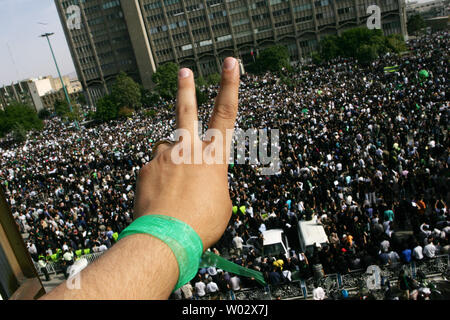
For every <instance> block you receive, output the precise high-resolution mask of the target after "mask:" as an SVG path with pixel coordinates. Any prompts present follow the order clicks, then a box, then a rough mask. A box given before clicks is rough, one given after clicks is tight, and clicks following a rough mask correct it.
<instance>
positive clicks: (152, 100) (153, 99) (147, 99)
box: [141, 87, 160, 108]
mask: <svg viewBox="0 0 450 320" xmlns="http://www.w3.org/2000/svg"><path fill="white" fill-rule="evenodd" d="M159 99H160V97H159V95H158V94H157V93H155V92H151V91H150V90H147V89H145V88H143V87H142V88H141V102H142V105H143V106H144V107H147V108H148V107H153V106H155V105H156V104H157V103H158V102H159Z"/></svg>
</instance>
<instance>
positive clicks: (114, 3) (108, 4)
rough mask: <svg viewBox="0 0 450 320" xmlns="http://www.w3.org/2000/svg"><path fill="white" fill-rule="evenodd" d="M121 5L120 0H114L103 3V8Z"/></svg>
mask: <svg viewBox="0 0 450 320" xmlns="http://www.w3.org/2000/svg"><path fill="white" fill-rule="evenodd" d="M118 6H120V0H113V1H109V2H106V3H104V4H103V9H105V10H106V9H111V8H114V7H118Z"/></svg>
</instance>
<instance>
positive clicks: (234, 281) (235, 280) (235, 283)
mask: <svg viewBox="0 0 450 320" xmlns="http://www.w3.org/2000/svg"><path fill="white" fill-rule="evenodd" d="M230 284H231V289H232V290H233V291H238V290H241V287H240V285H241V279H239V277H238V276H233V277H232V278H231V279H230Z"/></svg>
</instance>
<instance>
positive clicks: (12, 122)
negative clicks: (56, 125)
mask: <svg viewBox="0 0 450 320" xmlns="http://www.w3.org/2000/svg"><path fill="white" fill-rule="evenodd" d="M43 127H44V124H43V123H42V120H41V119H39V118H38V116H37V113H36V111H35V110H34V109H33V108H32V107H31V106H29V105H27V104H23V103H19V102H15V103H12V104H10V105H9V106H7V107H6V108H5V111H0V135H1V136H3V135H5V134H7V133H9V132H11V131H12V130H13V129H14V128H15V129H17V130H19V129H20V130H22V129H23V130H25V132H27V131H30V130H42V128H43Z"/></svg>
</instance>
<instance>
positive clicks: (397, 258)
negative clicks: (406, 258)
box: [388, 250, 400, 263]
mask: <svg viewBox="0 0 450 320" xmlns="http://www.w3.org/2000/svg"><path fill="white" fill-rule="evenodd" d="M388 255H389V260H390V261H391V263H398V262H400V256H399V255H398V253H397V252H395V251H394V250H391V252H389V253H388Z"/></svg>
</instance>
